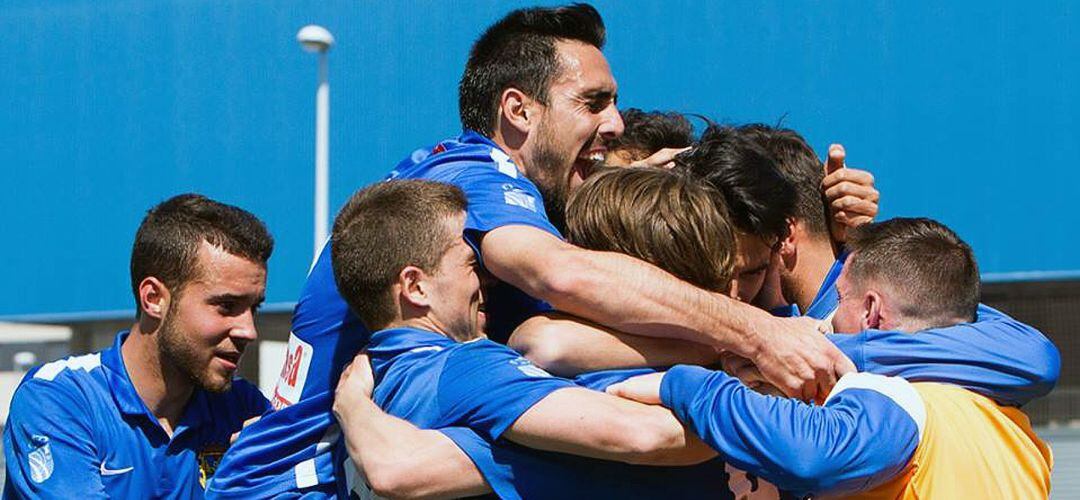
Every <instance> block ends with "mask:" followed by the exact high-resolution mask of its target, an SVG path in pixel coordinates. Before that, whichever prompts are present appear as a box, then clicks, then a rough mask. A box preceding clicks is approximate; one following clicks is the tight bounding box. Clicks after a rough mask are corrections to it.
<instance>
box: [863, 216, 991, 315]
mask: <svg viewBox="0 0 1080 500" xmlns="http://www.w3.org/2000/svg"><path fill="white" fill-rule="evenodd" d="M847 244H848V246H849V248H850V249H851V252H852V253H851V257H850V259H849V260H848V263H847V265H846V268H845V273H847V277H848V280H849V282H850V283H851V288H852V289H853V290H855V291H856V293H861V292H863V291H865V290H866V289H867V288H870V287H874V286H879V287H887V288H888V290H889V291H890V292H891V296H892V298H893V300H894V301H895V308H896V310H897V312H898V313H899V314H900V315H902V316H903V318H901V319H903V320H904V321H903V322H904V323H906V324H909V325H913V327H912V328H911V330H923V329H926V328H934V327H941V326H948V325H954V324H957V323H963V322H970V321H974V319H975V311H976V309H977V308H978V305H979V267H978V264H976V262H975V255H974V254H973V252H972V251H971V247H970V246H968V244H967V243H964V241H963V240H961V239H960V237H959V236H957V235H956V233H954V232H953V231H952V230H951V229H949V228H948V227H945V225H944V224H942V223H940V222H937V221H934V220H931V219H925V218H914V219H909V218H899V217H898V218H895V219H889V220H886V221H882V222H876V223H871V224H865V225H862V226H859V227H858V228H856V229H855V230H853V231H851V232H850V233H848V242H847Z"/></svg>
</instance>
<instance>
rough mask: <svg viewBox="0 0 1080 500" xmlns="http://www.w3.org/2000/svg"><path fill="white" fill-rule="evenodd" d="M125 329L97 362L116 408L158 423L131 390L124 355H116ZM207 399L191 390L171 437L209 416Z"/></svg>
mask: <svg viewBox="0 0 1080 500" xmlns="http://www.w3.org/2000/svg"><path fill="white" fill-rule="evenodd" d="M130 334H131V332H130V331H129V330H123V331H120V332H119V333H117V334H116V339H115V340H113V345H112V347H110V348H108V349H105V350H104V351H102V352H101V364H102V365H104V366H105V368H106V370H105V376H106V377H107V378H108V384H109V390H110V391H111V392H112V396H113V400H114V401H115V402H116V407H117V408H119V409H120V412H121V413H123V414H124V415H136V416H143V417H146V418H147V419H148V420H149V421H150V422H151V423H153V425H155V426H159V427H160V424H158V421H157V418H156V417H154V415H153V414H152V413H150V409H149V408H147V407H146V403H144V402H143V400H142V398H140V397H139V393H138V392H137V391H136V390H135V384H132V383H131V377H130V376H129V375H128V371H127V367H126V366H125V365H124V357H123V356H121V354H120V346H122V345H123V344H124V341H125V340H127V338H128V335H130ZM209 413H210V412H209V402H208V401H207V399H206V391H204V390H202V389H200V388H198V387H196V388H195V390H194V391H193V392H192V393H191V399H190V400H188V404H187V406H186V407H185V408H184V416H183V417H181V419H180V424H179V425H178V426H177V428H176V429H174V432H173V439H175V438H176V436H179V435H180V434H181V432H182V431H183V430H184V429H186V428H192V427H197V426H199V425H200V424H202V423H203V422H205V421H206V420H208V418H209Z"/></svg>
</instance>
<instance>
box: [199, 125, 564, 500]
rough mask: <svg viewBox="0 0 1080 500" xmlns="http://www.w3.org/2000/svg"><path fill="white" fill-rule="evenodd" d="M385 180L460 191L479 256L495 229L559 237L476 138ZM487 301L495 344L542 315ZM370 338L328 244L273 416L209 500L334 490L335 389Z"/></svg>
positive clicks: (537, 204) (411, 160) (504, 292)
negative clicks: (338, 280)
mask: <svg viewBox="0 0 1080 500" xmlns="http://www.w3.org/2000/svg"><path fill="white" fill-rule="evenodd" d="M387 178H388V179H428V180H434V181H441V182H446V183H450V184H454V185H456V186H458V187H459V188H461V189H462V190H463V191H464V192H465V194H466V196H467V197H468V203H469V204H468V208H467V215H466V221H465V235H464V236H465V238H466V240H467V241H468V242H469V244H470V245H472V246H473V248H474V249H475V250H477V251H478V252H477V255H478V256H479V244H480V238H482V237H483V235H484V234H485V233H487V232H488V231H491V230H493V229H496V228H498V227H501V226H506V225H524V226H531V227H535V228H538V229H540V230H543V231H546V232H548V233H550V234H552V235H554V236H556V237H560V238H561V236H560V235H559V232H558V231H557V230H556V229H555V228H554V227H553V226H552V225H551V223H550V222H548V219H547V215H546V213H545V211H544V204H543V199H542V197H541V196H540V192H539V191H538V190H537V188H536V186H535V185H533V184H532V182H530V181H529V180H528V179H526V178H525V177H523V176H522V175H521V174H520V172H519V171H518V169H517V167H516V166H515V165H514V163H513V162H512V161H511V160H510V157H509V156H507V155H506V154H505V153H504V152H502V151H501V150H500V149H499V148H498V147H497V146H496V145H495V144H494V143H493V142H491V141H490V140H489V139H487V138H486V137H483V136H481V135H480V134H477V133H475V132H472V131H466V132H465V133H463V134H462V135H461V136H460V137H458V138H456V139H451V140H447V141H444V142H441V143H439V144H437V145H436V146H435V147H433V148H430V149H424V150H418V151H416V152H414V153H413V154H412V155H410V156H409V157H408V158H406V159H405V160H403V161H402V162H401V163H400V164H398V165H397V167H396V168H395V169H394V170H393V171H392V172H391V173H390V174H389V175H388V176H387ZM480 260H481V262H483V258H482V256H480ZM487 292H488V293H487V294H486V297H487V302H486V304H485V309H486V311H487V325H488V330H489V332H488V334H489V336H490V337H491V338H492V339H495V340H500V341H503V340H505V339H506V338H508V337H509V334H510V333H511V332H512V331H513V329H514V328H516V327H517V325H518V324H520V323H521V322H522V321H524V320H525V319H527V318H529V317H531V316H533V315H535V314H537V313H539V312H544V311H548V310H550V307H549V306H548V305H547V304H545V303H543V302H542V301H539V300H536V299H533V298H531V297H529V296H528V295H525V294H524V293H522V292H521V291H520V290H517V289H515V288H513V287H511V286H509V285H506V284H499V285H497V286H496V288H495V289H491V290H488V291H487ZM370 336H371V333H370V332H369V331H368V330H367V329H366V328H365V327H364V325H363V324H362V323H361V322H360V320H359V319H358V318H357V317H356V316H354V315H353V314H352V313H351V312H350V311H349V307H348V305H347V304H346V303H345V300H344V299H342V298H341V295H340V294H339V293H338V291H337V286H336V284H335V283H334V274H333V268H332V266H331V258H330V245H326V246H325V247H324V248H323V251H322V252H321V254H320V256H319V258H318V259H317V260H316V262H315V264H314V266H313V267H312V269H311V272H310V273H309V275H308V279H307V282H306V283H305V284H304V287H303V290H302V291H301V294H300V299H299V300H298V301H297V305H296V309H295V310H294V311H293V320H292V334H291V335H290V338H289V346H288V351H287V355H286V360H285V366H284V367H283V368H282V371H281V376H280V377H279V379H278V383H277V387H276V388H275V391H274V396H273V403H274V406H275V408H276V409H277V411H275V412H274V413H273V414H271V415H268V416H267V417H266V418H264V419H262V420H260V421H259V422H256V423H255V424H253V425H251V426H249V427H248V428H247V429H245V430H244V433H243V434H242V435H241V436H240V439H239V440H237V442H236V443H235V444H234V445H233V446H232V447H231V448H230V451H229V453H228V454H227V455H226V456H225V457H224V458H223V459H222V462H221V466H220V467H219V469H218V474H217V475H216V476H215V479H214V480H213V481H212V482H211V484H210V486H209V488H208V489H207V493H208V494H209V495H215V496H233V497H244V496H251V495H256V496H276V495H282V494H284V493H286V492H296V491H300V490H303V491H305V492H307V491H311V492H315V491H322V490H325V491H332V490H333V485H334V482H335V472H334V467H333V462H334V459H333V457H332V449H333V447H332V446H330V443H333V442H335V441H336V440H337V439H338V436H339V429H338V428H337V426H336V421H335V420H334V417H333V414H332V412H331V406H332V403H333V393H334V388H335V387H336V385H337V381H338V378H339V377H340V375H341V371H342V369H343V368H344V366H345V364H346V363H348V362H350V361H351V360H352V359H353V357H354V356H355V355H356V354H357V352H359V350H360V349H361V348H363V347H364V346H365V345H367V343H368V339H369V338H370Z"/></svg>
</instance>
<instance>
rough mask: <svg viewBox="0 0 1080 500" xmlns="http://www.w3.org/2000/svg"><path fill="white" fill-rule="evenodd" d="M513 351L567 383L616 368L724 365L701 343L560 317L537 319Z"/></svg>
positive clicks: (519, 332) (522, 329) (517, 336)
mask: <svg viewBox="0 0 1080 500" xmlns="http://www.w3.org/2000/svg"><path fill="white" fill-rule="evenodd" d="M508 345H509V346H510V347H511V348H513V349H514V350H516V351H518V352H520V353H521V354H522V355H523V356H525V357H526V358H529V360H530V361H532V362H533V363H535V364H536V365H537V366H539V367H541V368H543V369H545V370H547V371H549V372H552V373H554V374H556V375H559V376H563V377H573V376H576V375H579V374H581V373H585V372H592V371H598V370H609V369H615V368H636V367H644V366H671V365H675V364H680V363H683V364H694V365H708V364H712V363H715V362H717V361H718V360H719V359H720V355H719V353H717V352H716V350H715V349H713V348H712V347H709V346H706V345H704V344H699V343H697V342H689V341H686V340H678V339H665V338H658V337H643V336H640V335H630V334H626V333H621V332H617V331H614V330H612V329H610V328H605V327H603V326H601V325H597V324H596V323H592V322H589V321H586V320H583V319H580V318H575V317H572V316H567V315H564V314H560V313H550V314H544V315H539V316H534V317H533V318H531V319H529V320H528V321H526V322H524V323H522V324H521V326H519V327H518V328H517V329H516V330H514V334H513V335H512V336H511V337H510V341H509V343H508Z"/></svg>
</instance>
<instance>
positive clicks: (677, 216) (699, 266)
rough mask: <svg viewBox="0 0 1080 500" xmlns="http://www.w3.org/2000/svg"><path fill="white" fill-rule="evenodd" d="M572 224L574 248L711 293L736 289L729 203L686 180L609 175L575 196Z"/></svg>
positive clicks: (623, 172)
mask: <svg viewBox="0 0 1080 500" xmlns="http://www.w3.org/2000/svg"><path fill="white" fill-rule="evenodd" d="M566 217H567V239H568V240H569V241H570V242H571V243H574V244H575V245H578V246H581V247H583V248H588V249H590V250H598V251H609V252H620V253H623V254H627V255H630V256H632V257H636V258H638V259H641V260H644V261H646V262H649V263H651V264H653V265H655V266H657V267H659V268H661V269H664V270H666V271H667V272H669V273H671V274H673V275H675V276H677V277H679V278H680V279H682V280H685V281H687V282H689V283H691V284H694V285H696V286H698V287H701V288H704V289H707V290H713V291H725V290H727V288H728V285H729V282H730V281H731V276H732V271H733V268H734V266H735V235H734V231H733V230H732V228H731V225H730V223H729V221H728V218H727V214H726V213H725V210H724V202H723V197H722V196H721V195H720V193H718V192H716V190H715V189H713V188H712V187H710V186H708V185H705V184H702V183H699V182H696V180H695V179H693V178H692V177H689V176H687V175H685V174H680V173H677V172H673V171H669V170H662V169H656V168H647V167H630V168H611V169H605V170H602V171H600V172H597V173H595V174H593V175H592V176H590V177H589V179H588V180H587V181H586V182H585V183H584V184H582V186H581V187H580V188H578V190H577V191H576V192H574V194H573V195H572V196H571V198H570V202H569V204H568V205H567V207H566Z"/></svg>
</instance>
